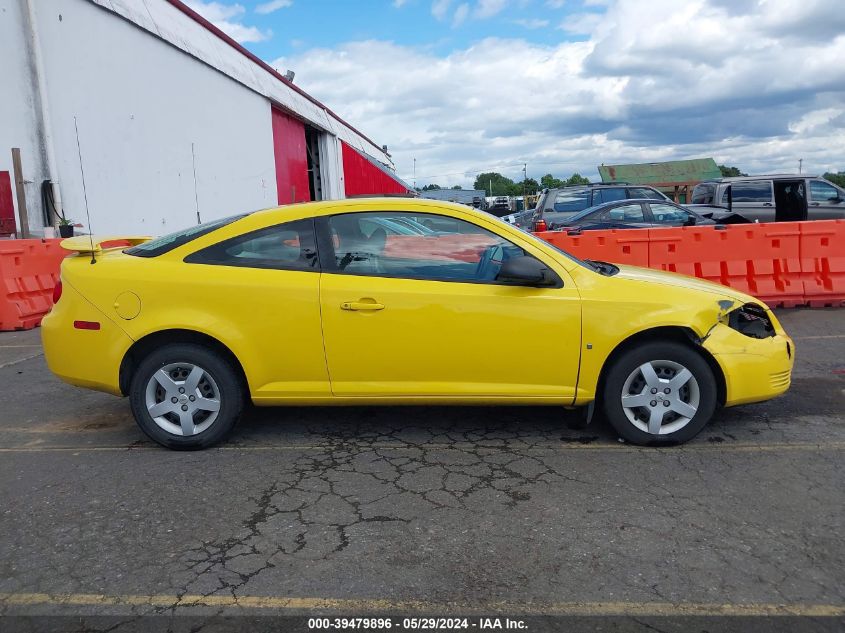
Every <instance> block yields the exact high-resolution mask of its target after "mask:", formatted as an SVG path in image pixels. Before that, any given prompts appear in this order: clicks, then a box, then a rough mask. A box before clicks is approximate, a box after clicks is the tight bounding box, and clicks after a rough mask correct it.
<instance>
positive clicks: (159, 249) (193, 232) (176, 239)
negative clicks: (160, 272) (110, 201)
mask: <svg viewBox="0 0 845 633" xmlns="http://www.w3.org/2000/svg"><path fill="white" fill-rule="evenodd" d="M247 215H249V214H247V213H242V214H241V215H233V216H231V217H228V218H221V219H219V220H212V221H211V222H206V223H204V224H197V225H196V226H192V227H189V228H187V229H182V230H181V231H176V232H175V233H170V234H169V235H164V236H162V237H158V238H156V239H154V240H150V241H149V242H144V243H143V244H138V246H133V247H132V248H127V249H126V250H125V251H123V252H124V253H126V254H127V255H135V256H136V257H156V256H157V255H161V254H162V253H166V252H168V251H172V250H173V249H174V248H177V247H179V246H182V245H183V244H187V243H188V242H190V241H191V240H195V239H196V238H198V237H200V236H201V235H205V234H206V233H211V232H212V231H215V230H217V229H219V228H220V227H222V226H226V225H227V224H231V223H232V222H234V221H235V220H240V219H241V218H244V217H246V216H247Z"/></svg>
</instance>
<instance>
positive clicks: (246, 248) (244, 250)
mask: <svg viewBox="0 0 845 633" xmlns="http://www.w3.org/2000/svg"><path fill="white" fill-rule="evenodd" d="M185 261H186V262H187V263H189V264H215V265H218V266H244V267H246V268H271V269H277V270H316V269H317V268H318V261H317V246H316V241H315V238H314V221H313V220H311V219H307V220H296V221H294V222H285V223H284V224H278V225H276V226H271V227H268V228H265V229H260V230H258V231H253V232H251V233H246V234H244V235H239V236H238V237H233V238H232V239H229V240H226V241H224V242H220V243H219V244H214V245H213V246H209V247H208V248H204V249H202V250H201V251H197V252H196V253H191V254H190V255H188V256H187V257H186V258H185Z"/></svg>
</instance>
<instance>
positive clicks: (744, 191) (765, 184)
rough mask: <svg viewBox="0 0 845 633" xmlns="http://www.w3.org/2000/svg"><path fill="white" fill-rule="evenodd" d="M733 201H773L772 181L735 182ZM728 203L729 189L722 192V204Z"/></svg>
mask: <svg viewBox="0 0 845 633" xmlns="http://www.w3.org/2000/svg"><path fill="white" fill-rule="evenodd" d="M731 189H732V192H731V196H732V198H733V202H758V203H760V202H769V203H771V202H772V181H771V180H757V181H753V182H735V183H733V185H731ZM727 203H728V191H727V189H725V193H723V194H722V204H727Z"/></svg>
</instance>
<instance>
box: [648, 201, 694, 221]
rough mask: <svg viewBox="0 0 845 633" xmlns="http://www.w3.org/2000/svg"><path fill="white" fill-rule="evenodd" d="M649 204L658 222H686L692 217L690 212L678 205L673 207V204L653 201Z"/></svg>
mask: <svg viewBox="0 0 845 633" xmlns="http://www.w3.org/2000/svg"><path fill="white" fill-rule="evenodd" d="M649 206H650V207H651V214H652V215H653V216H654V222H655V223H656V224H684V223H685V222H686V221H687V220H689V218H690V214H689V213H687V212H686V211H684V210H683V209H679V208H678V207H673V206H672V205H671V204H655V203H654V202H652V203H650V204H649Z"/></svg>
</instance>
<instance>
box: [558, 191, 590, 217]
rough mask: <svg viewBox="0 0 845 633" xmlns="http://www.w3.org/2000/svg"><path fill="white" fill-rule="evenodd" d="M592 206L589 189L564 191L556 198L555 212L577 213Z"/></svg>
mask: <svg viewBox="0 0 845 633" xmlns="http://www.w3.org/2000/svg"><path fill="white" fill-rule="evenodd" d="M589 206H590V191H589V189H580V190H575V191H567V190H566V189H563V190H561V191H559V192H558V193H557V195H556V196H555V202H554V210H555V211H556V212H558V213H576V212H577V211H583V210H584V209H586V208H587V207H589Z"/></svg>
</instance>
